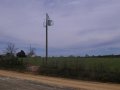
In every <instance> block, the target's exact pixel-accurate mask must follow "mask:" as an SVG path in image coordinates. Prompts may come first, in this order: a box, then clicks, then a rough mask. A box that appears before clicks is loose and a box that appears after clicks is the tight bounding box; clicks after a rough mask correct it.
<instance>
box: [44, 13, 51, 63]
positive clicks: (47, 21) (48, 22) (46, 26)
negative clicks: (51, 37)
mask: <svg viewBox="0 0 120 90" xmlns="http://www.w3.org/2000/svg"><path fill="white" fill-rule="evenodd" d="M45 22H46V23H45V28H46V56H45V60H46V63H47V61H48V26H52V20H50V18H49V15H48V14H47V13H46V21H45Z"/></svg>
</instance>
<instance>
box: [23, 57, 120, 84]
mask: <svg viewBox="0 0 120 90" xmlns="http://www.w3.org/2000/svg"><path fill="white" fill-rule="evenodd" d="M23 61H25V62H26V63H29V64H31V65H37V66H40V74H45V75H53V76H60V77H69V78H77V79H87V80H97V81H105V82H106V81H110V82H111V81H112V82H120V58H111V57H104V58H103V57H102V58H98V57H95V58H91V57H89V58H81V57H79V58H77V57H53V58H49V59H48V61H47V64H46V62H45V60H44V58H25V59H23Z"/></svg>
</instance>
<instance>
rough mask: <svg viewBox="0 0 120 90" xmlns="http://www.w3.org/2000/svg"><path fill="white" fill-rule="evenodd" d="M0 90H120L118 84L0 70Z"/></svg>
mask: <svg viewBox="0 0 120 90" xmlns="http://www.w3.org/2000/svg"><path fill="white" fill-rule="evenodd" d="M0 90H120V84H110V83H99V82H90V81H80V80H72V79H64V78H55V77H48V76H41V75H32V74H27V73H18V72H14V71H5V70H0Z"/></svg>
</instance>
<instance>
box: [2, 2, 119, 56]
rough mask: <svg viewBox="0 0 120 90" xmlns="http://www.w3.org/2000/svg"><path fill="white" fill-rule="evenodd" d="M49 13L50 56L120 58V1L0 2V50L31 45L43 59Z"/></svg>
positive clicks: (25, 47) (23, 47)
mask: <svg viewBox="0 0 120 90" xmlns="http://www.w3.org/2000/svg"><path fill="white" fill-rule="evenodd" d="M46 12H47V13H48V14H49V16H50V18H51V19H52V20H53V21H54V25H53V26H51V27H49V55H55V56H56V55H85V54H89V55H93V54H94V55H99V54H101V55H103V54H120V0H0V50H1V51H2V50H3V49H4V47H5V46H6V43H8V42H11V43H14V44H15V45H16V47H18V48H19V49H27V48H28V47H29V45H30V44H31V46H32V47H35V48H36V52H37V54H38V55H44V54H45V28H44V27H43V22H44V21H45V14H46Z"/></svg>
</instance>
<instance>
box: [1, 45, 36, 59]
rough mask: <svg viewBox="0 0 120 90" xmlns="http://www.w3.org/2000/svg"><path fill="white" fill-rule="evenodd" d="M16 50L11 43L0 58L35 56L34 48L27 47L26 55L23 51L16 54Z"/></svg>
mask: <svg viewBox="0 0 120 90" xmlns="http://www.w3.org/2000/svg"><path fill="white" fill-rule="evenodd" d="M17 50H18V48H16V46H15V44H13V43H8V44H7V46H6V48H5V49H4V50H3V53H4V54H2V55H0V57H2V56H12V57H15V56H16V57H21V58H22V57H23V58H24V57H32V56H34V55H35V48H33V47H31V45H30V47H29V49H28V53H25V51H24V50H20V51H19V52H17Z"/></svg>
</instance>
